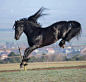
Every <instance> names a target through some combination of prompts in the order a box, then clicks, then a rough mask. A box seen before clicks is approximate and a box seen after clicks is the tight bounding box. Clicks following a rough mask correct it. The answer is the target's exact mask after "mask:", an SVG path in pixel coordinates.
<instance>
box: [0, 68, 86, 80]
mask: <svg viewBox="0 0 86 82" xmlns="http://www.w3.org/2000/svg"><path fill="white" fill-rule="evenodd" d="M0 82H86V69H84V68H83V69H76V68H75V69H59V70H40V71H18V72H1V73H0Z"/></svg>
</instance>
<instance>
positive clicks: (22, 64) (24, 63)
mask: <svg viewBox="0 0 86 82" xmlns="http://www.w3.org/2000/svg"><path fill="white" fill-rule="evenodd" d="M27 65H28V64H27V62H25V61H24V62H22V63H21V64H20V68H23V67H24V66H27Z"/></svg>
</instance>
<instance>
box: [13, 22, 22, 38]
mask: <svg viewBox="0 0 86 82" xmlns="http://www.w3.org/2000/svg"><path fill="white" fill-rule="evenodd" d="M13 29H14V30H15V39H16V40H19V38H20V36H21V34H22V33H23V31H24V21H15V23H14V26H13Z"/></svg>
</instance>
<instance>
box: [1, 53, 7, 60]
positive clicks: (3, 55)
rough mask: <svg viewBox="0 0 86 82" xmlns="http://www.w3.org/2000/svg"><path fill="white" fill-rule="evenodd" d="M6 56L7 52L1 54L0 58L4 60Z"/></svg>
mask: <svg viewBox="0 0 86 82" xmlns="http://www.w3.org/2000/svg"><path fill="white" fill-rule="evenodd" d="M7 57H8V54H2V55H1V58H0V59H2V60H4V59H6V58H7Z"/></svg>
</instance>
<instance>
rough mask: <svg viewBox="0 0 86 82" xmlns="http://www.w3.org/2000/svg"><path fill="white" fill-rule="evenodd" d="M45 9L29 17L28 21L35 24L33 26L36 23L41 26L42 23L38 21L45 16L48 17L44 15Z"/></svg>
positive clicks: (42, 8)
mask: <svg viewBox="0 0 86 82" xmlns="http://www.w3.org/2000/svg"><path fill="white" fill-rule="evenodd" d="M45 9H46V8H44V7H41V8H40V9H39V10H38V11H37V12H36V13H35V14H34V15H32V16H30V17H28V21H31V22H33V24H34V23H35V25H36V24H37V26H41V25H40V23H38V22H37V19H38V18H40V17H42V16H44V15H46V14H43V11H44V10H45Z"/></svg>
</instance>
